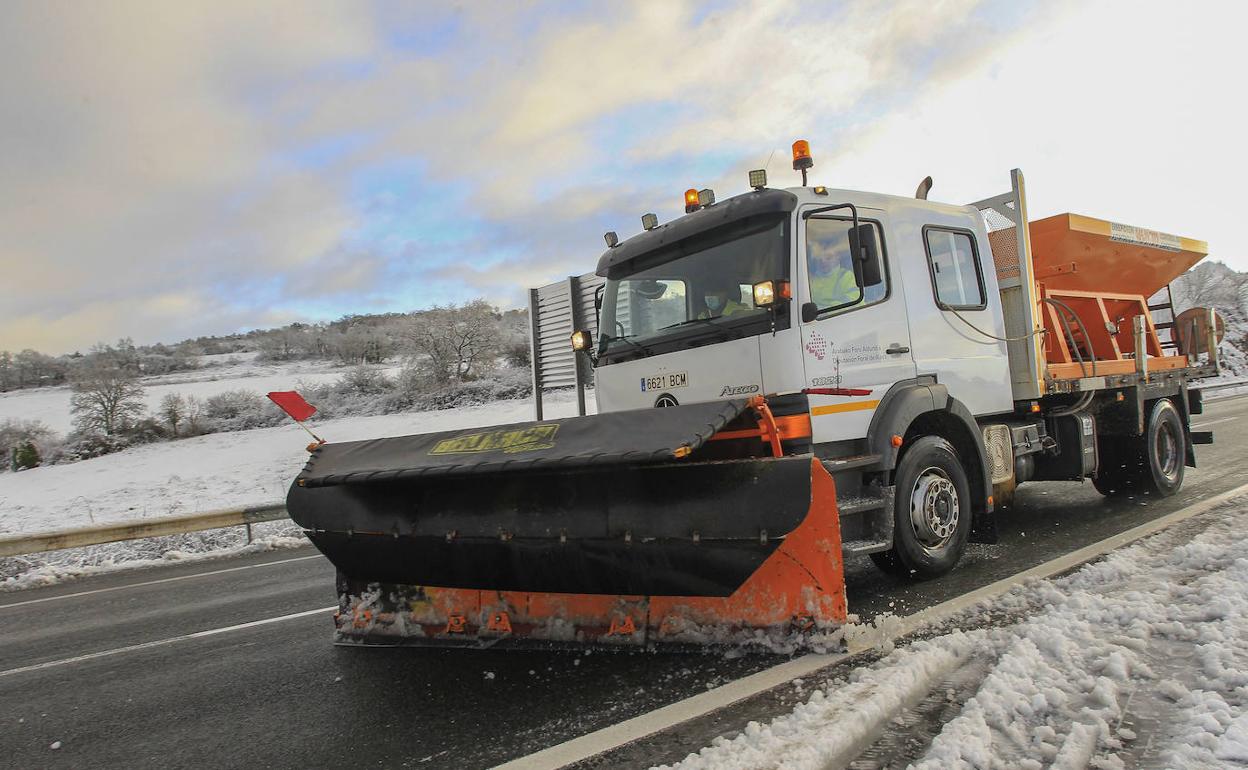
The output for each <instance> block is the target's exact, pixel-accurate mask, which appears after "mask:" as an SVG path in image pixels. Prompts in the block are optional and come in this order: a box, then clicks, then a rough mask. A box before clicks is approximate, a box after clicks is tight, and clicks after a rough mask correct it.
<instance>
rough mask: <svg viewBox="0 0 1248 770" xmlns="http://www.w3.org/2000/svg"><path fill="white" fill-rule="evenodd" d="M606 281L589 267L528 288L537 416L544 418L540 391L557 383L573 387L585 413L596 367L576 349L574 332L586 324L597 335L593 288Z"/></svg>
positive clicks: (534, 399) (534, 398) (530, 345)
mask: <svg viewBox="0 0 1248 770" xmlns="http://www.w3.org/2000/svg"><path fill="white" fill-rule="evenodd" d="M604 282H605V281H604V279H603V278H601V277H600V276H597V275H594V274H593V273H586V274H585V275H570V276H568V277H567V279H566V280H563V281H559V282H557V283H550V284H547V285H545V286H541V287H539V288H536V289H529V359H530V362H531V363H530V366H531V369H532V375H533V412H534V419H537V420H541V419H543V415H542V395H543V393H544V392H545V391H547V390H552V389H555V388H567V387H572V388H575V390H576V407H577V413H578V414H581V415H584V414H585V388H586V386H588V385H592V383H593V369H592V367H590V366H589V362H588V361H587V360H586V359H585V356H582V355H577V354H576V353H575V352H573V350H572V342H571V340H572V332H574V331H577V330H585V331H588V332H589V334H590V337H591V338H594V339H597V337H598V313H597V311H596V309H595V293H596V292H597V291H598V288H599V287H600V286H602V285H603V283H604Z"/></svg>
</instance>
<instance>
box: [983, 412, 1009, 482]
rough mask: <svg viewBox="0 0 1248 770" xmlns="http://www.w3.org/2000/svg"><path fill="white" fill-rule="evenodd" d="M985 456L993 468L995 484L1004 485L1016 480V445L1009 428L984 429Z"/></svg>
mask: <svg viewBox="0 0 1248 770" xmlns="http://www.w3.org/2000/svg"><path fill="white" fill-rule="evenodd" d="M984 454H985V455H987V457H988V462H989V464H990V465H991V466H992V483H993V484H1004V483H1005V482H1007V481H1009V480H1010V479H1012V478H1014V445H1013V439H1012V437H1011V436H1010V429H1009V427H1008V426H1006V425H989V426H987V427H985V428H984Z"/></svg>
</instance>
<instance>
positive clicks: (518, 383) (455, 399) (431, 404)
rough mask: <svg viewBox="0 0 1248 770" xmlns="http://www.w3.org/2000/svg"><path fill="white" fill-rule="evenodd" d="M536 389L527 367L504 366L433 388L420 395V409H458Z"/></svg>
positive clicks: (518, 396) (512, 396)
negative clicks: (488, 374)
mask: <svg viewBox="0 0 1248 770" xmlns="http://www.w3.org/2000/svg"><path fill="white" fill-rule="evenodd" d="M532 392H533V381H532V378H531V376H530V375H529V373H528V372H527V371H525V370H523V369H502V370H500V371H498V372H496V373H495V374H493V375H491V376H489V377H484V378H482V379H479V380H472V381H470V382H456V383H453V384H450V385H445V386H442V387H440V388H438V389H436V390H432V391H430V392H428V393H426V394H424V396H423V397H422V398H421V399H419V406H418V409H421V410H425V409H455V408H458V407H462V406H477V405H479V404H486V403H489V402H491V401H500V400H502V399H509V398H524V397H525V396H528V395H529V394H530V393H532Z"/></svg>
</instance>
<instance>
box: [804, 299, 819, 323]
mask: <svg viewBox="0 0 1248 770" xmlns="http://www.w3.org/2000/svg"><path fill="white" fill-rule="evenodd" d="M818 317H819V306H818V305H816V304H815V303H813V302H804V303H802V323H804V324H808V323H810V322H811V321H813V320H815V319H816V318H818Z"/></svg>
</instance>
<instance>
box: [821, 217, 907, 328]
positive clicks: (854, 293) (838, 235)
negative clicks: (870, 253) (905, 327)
mask: <svg viewBox="0 0 1248 770" xmlns="http://www.w3.org/2000/svg"><path fill="white" fill-rule="evenodd" d="M862 224H863V225H867V226H868V227H869V228H870V231H871V237H872V238H874V239H875V242H876V246H877V251H878V253H879V254H880V258H881V260H883V259H884V250H883V249H882V248H879V244H880V237H879V230H878V229H877V227H876V224H875V223H874V222H862ZM852 228H853V222H852V221H850V220H845V219H833V218H830V217H811V218H810V219H809V220H807V222H806V272H807V275H808V276H809V277H810V301H811V302H814V303H815V305H817V306H818V307H819V309H820V310H824V309H827V308H857V307H866V306H867V305H874V304H875V303H877V302H880V301H881V300H883V299H884V298H885V297H886V296H888V277H887V273H886V271H884V270H881V271H880V272H881V280H880V282H879V283H877V284H875V285H873V286H867V287H866V288H865V289H864V288H861V287H859V286H858V281H857V279H856V278H855V277H854V263H853V258H852V256H851V254H850V249H849V231H850V230H851V229H852Z"/></svg>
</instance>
